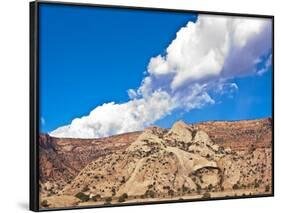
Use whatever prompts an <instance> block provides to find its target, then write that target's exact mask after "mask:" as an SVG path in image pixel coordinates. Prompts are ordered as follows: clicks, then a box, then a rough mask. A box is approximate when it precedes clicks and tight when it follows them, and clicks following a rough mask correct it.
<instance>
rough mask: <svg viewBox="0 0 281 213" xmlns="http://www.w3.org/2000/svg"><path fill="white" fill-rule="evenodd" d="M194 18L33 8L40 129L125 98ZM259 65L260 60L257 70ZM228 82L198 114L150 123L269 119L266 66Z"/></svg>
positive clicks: (46, 129)
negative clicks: (226, 90) (230, 87)
mask: <svg viewBox="0 0 281 213" xmlns="http://www.w3.org/2000/svg"><path fill="white" fill-rule="evenodd" d="M196 19H197V15H196V14H186V13H185V14H182V13H165V12H155V11H140V10H126V9H109V8H107V9H105V8H93V7H77V6H76V7H73V6H63V5H51V4H50V5H48V4H40V31H39V32H40V40H39V41H40V44H39V46H40V52H39V57H40V63H39V70H40V117H41V132H50V131H53V130H54V129H56V128H58V127H60V126H63V125H67V124H69V123H71V121H72V120H73V119H74V118H77V117H82V116H84V115H88V114H89V112H90V111H91V110H93V109H94V108H95V107H97V106H99V105H101V104H103V103H107V102H110V101H114V102H116V103H123V102H127V101H128V100H129V97H128V94H127V90H128V89H130V88H138V87H139V86H140V84H141V81H142V79H143V78H144V71H146V69H147V65H148V63H149V60H150V58H151V57H152V56H156V55H158V54H163V53H164V52H165V49H166V48H167V46H168V45H169V44H170V42H171V41H172V40H173V39H174V38H175V35H176V32H177V31H178V30H179V29H180V28H181V27H183V26H185V25H186V23H187V22H189V21H193V22H194V21H196ZM264 63H265V61H261V62H260V64H261V66H262V65H263V64H264ZM269 69H270V70H269V71H267V72H266V73H265V74H263V75H261V76H259V75H251V76H246V77H239V78H235V79H233V81H232V82H235V83H236V84H237V86H238V87H239V90H238V91H237V92H235V93H234V94H232V97H229V96H228V95H223V96H217V97H216V95H214V96H213V98H214V99H215V101H216V103H215V104H211V105H206V106H204V107H202V108H201V109H193V110H191V111H188V112H187V111H185V110H182V109H178V110H174V111H173V113H171V114H170V115H168V116H165V117H164V118H162V119H160V120H158V121H156V122H155V124H156V125H160V126H162V127H170V126H171V124H172V123H174V122H175V121H176V120H179V119H183V120H185V121H186V122H199V121H203V120H241V119H255V118H262V117H270V116H271V114H272V112H271V102H272V100H271V98H272V97H271V86H272V85H271V75H272V73H271V67H270V68H269Z"/></svg>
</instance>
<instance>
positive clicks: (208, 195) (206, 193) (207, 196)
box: [202, 192, 211, 199]
mask: <svg viewBox="0 0 281 213" xmlns="http://www.w3.org/2000/svg"><path fill="white" fill-rule="evenodd" d="M210 197H211V194H210V193H209V192H205V193H204V194H203V196H202V198H203V199H208V198H210Z"/></svg>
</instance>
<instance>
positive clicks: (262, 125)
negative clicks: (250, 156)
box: [196, 118, 272, 151]
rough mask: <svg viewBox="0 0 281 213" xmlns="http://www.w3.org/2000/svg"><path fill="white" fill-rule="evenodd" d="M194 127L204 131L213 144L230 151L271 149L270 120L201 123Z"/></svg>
mask: <svg viewBox="0 0 281 213" xmlns="http://www.w3.org/2000/svg"><path fill="white" fill-rule="evenodd" d="M196 126H197V127H198V128H200V129H202V130H204V131H205V132H206V133H207V134H208V135H209V136H210V138H211V139H212V140H213V141H214V142H215V143H217V144H219V145H222V146H224V147H225V148H227V147H229V148H231V149H232V150H240V151H242V150H245V149H250V148H266V147H271V143H272V119H271V118H265V119H257V120H245V121H212V122H202V123H198V124H196Z"/></svg>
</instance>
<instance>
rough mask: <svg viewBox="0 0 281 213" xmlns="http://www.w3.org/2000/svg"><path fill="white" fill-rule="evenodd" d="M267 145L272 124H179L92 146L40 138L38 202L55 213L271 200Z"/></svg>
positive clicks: (93, 142) (89, 142)
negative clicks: (191, 201) (201, 199)
mask: <svg viewBox="0 0 281 213" xmlns="http://www.w3.org/2000/svg"><path fill="white" fill-rule="evenodd" d="M271 140H272V138H271V119H263V120H255V121H240V122H205V123H199V124H196V125H187V124H185V123H184V122H183V121H179V122H176V123H175V124H174V125H173V127H172V128H171V129H162V128H159V127H150V128H147V129H146V130H144V131H143V132H136V133H127V134H123V135H117V136H112V137H108V138H102V139H94V140H93V139H82V140H81V139H59V138H52V137H49V136H48V135H42V136H41V137H40V141H39V142H40V167H41V171H40V179H41V195H42V196H41V200H42V201H44V204H46V202H47V203H48V205H47V204H46V206H45V207H49V206H51V207H62V206H65V205H66V206H69V205H96V204H101V203H107V204H108V203H110V202H112V203H114V202H130V200H131V201H133V200H138V201H142V200H150V199H158V200H159V199H174V198H178V199H180V198H182V197H184V198H187V199H188V198H190V197H194V196H195V197H196V196H202V195H204V196H205V194H206V193H209V194H208V196H210V193H213V195H214V196H229V195H231V193H232V195H234V194H233V192H234V191H235V194H238V195H239V194H240V195H242V194H247V193H248V194H249V193H251V194H253V193H256V194H258V193H270V192H271V174H272V173H271V170H272V168H271ZM226 192H227V193H226ZM223 193H226V194H225V195H224V194H223ZM229 193H230V194H229ZM43 207H44V206H43Z"/></svg>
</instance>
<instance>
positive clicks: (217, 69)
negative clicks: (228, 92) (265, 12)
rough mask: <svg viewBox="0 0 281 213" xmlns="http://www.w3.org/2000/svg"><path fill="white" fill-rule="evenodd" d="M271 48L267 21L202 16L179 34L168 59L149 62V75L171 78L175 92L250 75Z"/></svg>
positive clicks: (170, 49)
mask: <svg viewBox="0 0 281 213" xmlns="http://www.w3.org/2000/svg"><path fill="white" fill-rule="evenodd" d="M270 48H271V21H270V20H268V19H261V18H242V17H229V16H227V17H226V16H215V15H200V16H199V17H198V20H197V21H196V22H195V23H193V22H189V23H188V24H187V26H185V27H183V28H181V29H180V30H179V31H178V32H177V35H176V38H175V39H174V40H173V41H172V42H171V44H170V45H169V46H168V48H167V50H166V55H164V56H161V55H158V56H156V57H154V58H152V59H151V60H150V63H149V65H148V72H149V73H150V75H152V76H158V77H161V75H168V74H171V75H172V76H173V78H172V79H171V84H170V87H171V89H172V90H176V89H177V88H179V87H182V86H186V84H187V83H189V82H194V81H203V80H205V81H209V80H210V79H211V78H222V77H223V78H233V77H238V76H243V75H249V74H251V73H253V72H254V71H255V68H256V64H255V61H256V60H257V59H258V58H259V57H261V56H262V55H263V54H266V53H267V52H268V51H269V50H270Z"/></svg>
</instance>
